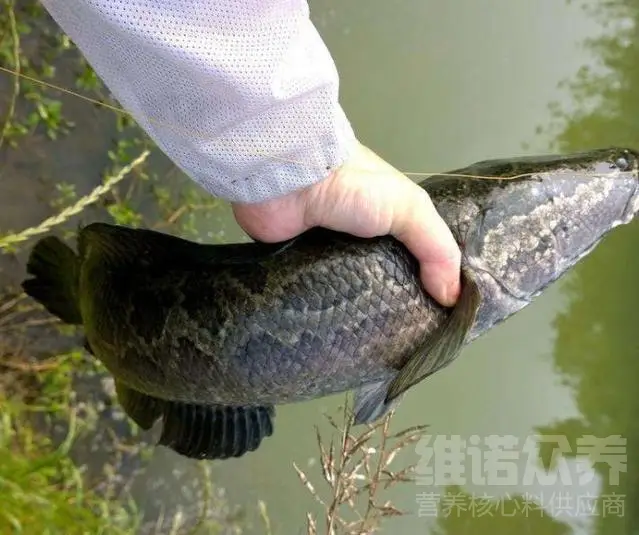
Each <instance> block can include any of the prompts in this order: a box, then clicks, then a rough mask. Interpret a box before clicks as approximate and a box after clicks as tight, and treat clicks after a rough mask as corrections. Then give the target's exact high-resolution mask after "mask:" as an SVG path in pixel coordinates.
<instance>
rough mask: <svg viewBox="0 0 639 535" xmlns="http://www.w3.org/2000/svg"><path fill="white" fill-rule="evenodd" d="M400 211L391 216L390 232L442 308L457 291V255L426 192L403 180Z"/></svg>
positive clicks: (459, 259)
mask: <svg viewBox="0 0 639 535" xmlns="http://www.w3.org/2000/svg"><path fill="white" fill-rule="evenodd" d="M404 186H405V188H406V191H405V192H403V194H402V198H403V199H405V203H408V205H406V204H404V207H403V209H402V210H396V211H394V214H393V220H392V222H391V230H390V233H391V234H392V235H393V236H395V238H397V239H398V240H399V241H401V242H402V243H403V244H404V245H405V246H406V247H407V248H408V250H409V251H410V252H411V253H412V254H413V255H414V256H415V258H416V259H417V260H418V262H419V266H420V276H421V279H422V283H423V285H424V288H425V289H426V291H427V292H428V293H429V294H430V295H431V296H433V298H434V299H436V300H437V301H439V302H440V303H441V304H442V305H444V306H452V305H454V304H455V302H456V301H457V298H458V296H459V292H460V264H461V252H460V250H459V247H458V245H457V242H456V241H455V239H454V237H453V234H452V232H451V231H450V229H449V228H448V226H447V225H446V223H445V222H444V220H443V219H442V218H441V217H440V215H439V214H438V212H437V210H436V209H435V206H434V205H433V202H432V201H431V199H430V197H429V196H428V194H427V193H426V191H425V190H424V189H423V188H421V187H419V186H418V185H417V184H415V183H414V182H412V181H411V180H410V179H408V178H406V182H404Z"/></svg>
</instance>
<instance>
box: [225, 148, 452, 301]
mask: <svg viewBox="0 0 639 535" xmlns="http://www.w3.org/2000/svg"><path fill="white" fill-rule="evenodd" d="M233 212H234V214H235V218H236V220H237V222H238V223H239V225H240V226H241V227H242V228H243V229H244V230H245V231H246V233H247V234H249V235H250V236H252V237H253V238H254V239H257V240H260V241H263V242H277V241H284V240H287V239H289V238H292V237H294V236H297V235H298V234H301V233H302V232H304V231H306V230H308V229H310V228H312V227H325V228H329V229H332V230H337V231H341V232H346V233H348V234H352V235H355V236H360V237H363V238H370V237H375V236H383V235H387V234H390V235H392V236H394V237H395V238H397V239H398V240H399V241H401V242H402V243H403V244H404V245H405V246H406V247H407V248H408V249H409V250H410V252H411V253H412V254H413V255H414V256H415V257H416V258H417V260H418V261H419V265H420V275H421V279H422V283H423V284H424V287H425V289H426V291H427V292H428V293H429V294H430V295H432V296H433V298H434V299H436V300H437V301H439V302H440V303H441V304H442V305H444V306H452V305H453V304H455V302H456V300H457V297H458V296H459V291H460V282H459V280H460V261H461V254H460V251H459V247H458V246H457V243H456V242H455V240H454V238H453V235H452V233H451V231H450V229H449V228H448V226H447V225H446V224H445V223H444V221H443V220H442V219H441V217H440V216H439V214H438V213H437V211H436V210H435V207H434V206H433V203H432V201H431V200H430V197H429V196H428V194H427V193H426V192H425V191H424V190H423V189H422V188H420V187H419V186H418V185H417V184H415V183H414V182H413V181H411V180H410V179H409V178H408V177H407V176H405V175H404V174H402V173H401V172H400V171H398V170H397V169H395V168H394V167H392V166H391V165H389V164H388V163H386V162H385V161H384V160H382V159H381V158H380V157H379V156H377V155H376V154H375V153H373V152H372V151H370V150H369V149H367V148H366V147H364V146H362V145H360V144H358V147H357V149H356V150H355V152H354V154H353V155H352V156H351V158H350V159H349V161H348V162H346V163H345V164H344V165H343V166H342V167H340V168H339V169H337V170H336V171H334V172H333V173H331V174H330V175H329V176H328V178H326V179H325V180H323V181H321V182H318V183H316V184H314V185H312V186H309V187H308V188H305V189H303V190H299V191H296V192H293V193H291V194H289V195H286V196H284V197H280V198H277V199H273V200H271V201H267V202H263V203H257V204H233Z"/></svg>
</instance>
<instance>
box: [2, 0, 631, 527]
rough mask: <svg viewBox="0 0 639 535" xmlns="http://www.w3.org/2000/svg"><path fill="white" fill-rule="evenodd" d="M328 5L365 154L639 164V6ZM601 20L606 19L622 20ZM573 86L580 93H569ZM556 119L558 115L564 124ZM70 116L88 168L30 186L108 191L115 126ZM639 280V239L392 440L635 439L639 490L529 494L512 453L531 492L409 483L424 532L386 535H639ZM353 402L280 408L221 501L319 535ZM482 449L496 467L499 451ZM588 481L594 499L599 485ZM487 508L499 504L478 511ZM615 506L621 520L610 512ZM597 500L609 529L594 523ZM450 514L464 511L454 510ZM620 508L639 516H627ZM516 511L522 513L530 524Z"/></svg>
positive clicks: (409, 459) (161, 461)
mask: <svg viewBox="0 0 639 535" xmlns="http://www.w3.org/2000/svg"><path fill="white" fill-rule="evenodd" d="M310 4H311V12H312V16H313V19H314V20H315V21H316V23H317V26H318V28H319V30H320V32H321V34H322V35H323V37H324V38H325V41H326V43H327V45H328V47H329V48H330V50H331V52H332V53H333V56H334V58H335V60H336V63H337V65H338V69H339V71H340V73H341V84H342V85H341V99H342V103H343V105H344V108H345V109H346V112H347V114H348V116H349V117H350V119H351V121H352V123H353V125H354V127H355V130H356V132H357V134H358V136H359V137H360V139H361V140H362V141H363V142H364V143H365V144H367V145H369V146H370V147H371V148H372V149H373V150H375V151H376V152H378V153H379V154H381V155H382V156H383V157H385V158H386V159H387V160H388V161H390V162H391V163H392V164H393V165H394V166H396V167H397V168H399V169H402V170H405V171H411V172H432V171H442V170H447V169H451V168H455V167H458V166H463V165H466V164H468V163H471V162H473V161H476V160H480V159H485V158H493V157H501V156H514V155H517V154H526V153H535V152H544V151H549V150H551V149H556V150H561V151H572V150H580V149H586V148H590V147H596V146H605V145H613V144H626V145H631V146H634V147H639V121H638V120H637V117H639V97H638V96H637V95H639V53H638V52H639V50H638V49H637V48H636V45H634V44H633V40H634V39H633V38H634V36H635V35H636V34H637V29H636V27H637V26H636V25H639V2H633V1H631V0H618V1H617V0H610V1H608V2H607V5H608V7H607V8H601V11H600V12H599V13H595V14H593V15H589V14H588V13H587V12H585V11H584V10H583V9H582V7H581V4H574V3H566V2H561V1H559V0H537V1H535V2H531V1H530V0H488V1H485V2H476V1H473V0H449V1H447V2H442V1H437V0H404V1H400V0H347V1H341V2H339V1H337V0H324V1H321V2H320V1H312V2H311V3H310ZM588 5H589V6H590V7H591V8H597V7H598V6H603V5H604V1H603V0H601V2H591V3H589V4H588ZM588 40H594V46H590V47H588V46H585V44H586V42H587V41H588ZM563 80H567V81H568V82H569V83H568V85H567V86H566V85H565V84H564V85H563V86H561V85H560V82H562V81H563ZM552 102H558V103H559V104H558V106H559V107H554V108H553V107H549V104H550V103H552ZM68 105H69V106H75V107H77V108H78V109H82V110H84V113H85V115H86V117H84V118H83V119H82V118H81V119H80V120H81V121H83V122H80V123H79V124H78V128H79V129H80V128H81V129H84V130H83V131H84V132H85V134H88V133H90V134H91V135H87V136H86V137H87V141H86V142H85V144H84V146H83V150H82V151H78V150H77V147H74V146H72V145H69V146H68V147H67V149H68V150H67V149H65V148H64V145H62V147H63V148H62V149H61V152H60V154H62V157H59V158H55V159H53V160H51V162H50V163H49V164H48V165H44V166H42V167H41V168H38V169H33V168H31V170H30V174H33V175H34V176H43V177H44V178H46V177H56V176H61V175H64V174H65V173H67V172H68V174H69V175H72V174H78V173H80V172H82V173H86V174H87V175H90V173H91V171H92V170H94V169H101V168H102V166H103V165H104V163H105V162H104V161H99V158H104V157H103V156H102V155H103V152H104V146H105V145H107V141H108V140H106V139H101V138H100V137H99V136H98V132H99V131H103V130H104V125H103V124H101V123H98V122H97V121H96V120H94V118H93V116H92V115H91V113H94V112H89V110H88V108H87V106H86V104H85V103H79V102H75V103H74V102H73V101H72V100H69V102H68ZM60 143H65V142H64V141H61V142H60ZM69 143H72V142H71V141H69ZM34 150H38V147H36V148H35V149H34ZM15 158H17V157H15ZM21 163H22V162H21V161H20V160H18V161H15V159H14V160H11V161H8V162H7V161H5V162H4V164H5V167H4V168H5V169H8V168H10V167H11V168H13V169H20V165H21ZM69 178H72V177H71V176H69ZM7 184H8V183H5V184H4V186H3V184H2V183H1V182H0V197H2V198H3V199H4V201H5V202H4V203H3V204H6V205H7V206H9V209H8V210H3V211H2V212H1V213H0V228H11V227H14V228H19V227H20V226H22V223H19V222H27V223H31V222H37V221H38V220H40V219H41V214H40V212H39V211H38V209H37V208H34V210H32V211H30V212H29V214H28V217H27V216H26V215H25V213H24V210H18V209H17V208H10V207H11V206H12V205H13V202H16V203H22V202H24V203H26V202H27V199H26V198H25V196H27V195H29V191H28V190H27V189H26V188H16V187H15V185H14V186H13V187H11V186H7ZM3 187H4V188H5V189H3ZM43 194H44V195H46V191H45V192H44V193H43ZM8 200H11V201H12V202H6V201H8ZM16 206H17V205H16ZM89 216H90V215H89ZM89 216H87V217H89ZM25 217H27V218H28V219H31V218H32V219H33V221H25ZM221 217H222V221H221V224H222V225H223V228H224V230H225V232H226V233H227V236H228V237H229V239H236V238H237V237H239V236H240V234H239V232H238V230H237V227H235V225H234V223H233V221H232V220H231V219H230V217H229V215H228V212H221ZM637 273H639V223H637V222H635V223H634V224H633V225H630V226H627V227H623V228H619V229H617V230H615V232H614V233H612V234H611V236H610V237H609V238H608V239H606V240H605V242H604V243H603V244H602V245H600V246H599V248H598V249H597V250H596V251H595V252H594V253H593V254H592V255H591V256H590V257H588V258H587V259H586V260H584V261H583V262H582V263H581V264H579V266H578V267H577V268H576V269H574V270H573V271H572V272H571V274H570V275H569V276H567V277H566V278H564V279H562V281H560V282H559V283H557V284H555V285H554V286H552V287H551V288H550V289H548V290H547V291H546V292H545V293H544V294H543V295H542V296H541V297H540V298H538V299H537V301H536V302H535V303H534V304H533V305H531V306H530V307H528V308H527V309H525V310H524V311H522V312H521V313H520V314H518V315H517V316H515V317H514V318H512V319H510V320H509V321H507V322H506V323H505V324H503V325H502V326H500V327H498V328H496V329H494V330H493V331H492V332H490V333H488V334H487V335H486V336H484V337H483V338H481V339H479V340H478V341H476V342H475V343H473V344H472V345H471V346H470V347H468V348H467V349H465V350H464V352H463V354H462V355H461V356H460V358H459V359H458V360H457V361H456V362H455V363H454V364H453V365H452V366H450V367H449V368H447V369H445V370H443V371H441V372H439V373H437V374H436V375H435V376H433V377H431V378H429V379H428V380H427V381H425V382H424V383H422V384H420V385H418V386H417V387H415V388H414V389H413V390H411V391H410V392H409V394H408V395H407V396H406V398H405V400H404V402H403V403H402V404H401V406H400V408H399V410H398V412H397V414H396V417H395V418H394V420H393V428H394V429H396V430H399V429H402V428H404V427H407V426H412V425H417V424H428V425H429V426H430V429H429V431H430V433H431V434H432V435H434V436H435V435H437V436H443V437H451V436H460V437H461V438H464V439H469V437H471V436H472V435H475V436H477V437H478V439H479V440H480V442H481V441H483V440H484V438H485V437H487V436H489V435H499V436H513V437H515V439H518V440H519V441H520V443H521V442H524V441H526V439H527V438H528V437H532V436H534V435H541V436H546V437H557V436H559V437H560V438H561V437H565V440H567V441H568V443H569V444H570V445H571V447H572V450H573V451H575V449H576V443H577V440H578V439H579V438H580V437H582V436H584V435H594V436H595V437H600V438H605V437H608V436H610V435H621V436H622V437H624V438H626V439H627V445H626V453H627V472H622V473H621V474H620V477H619V482H618V484H614V483H615V482H614V481H613V480H612V478H611V475H612V474H611V473H609V470H608V464H606V463H605V462H603V463H598V464H595V465H594V466H592V465H590V464H589V462H588V461H587V460H586V459H583V458H582V459H578V460H575V459H569V460H567V461H566V460H564V461H561V460H560V461H559V464H558V466H557V467H556V470H559V469H563V470H567V472H558V473H559V474H560V475H559V476H558V481H557V482H556V484H554V485H551V484H546V485H540V484H538V483H537V484H532V485H531V484H529V483H528V482H527V481H526V480H525V474H526V464H525V463H526V457H525V456H524V455H523V454H521V452H522V448H521V447H519V448H515V449H514V450H513V451H515V452H519V454H516V455H517V458H516V460H515V461H514V462H515V464H516V466H515V467H516V468H518V473H516V474H515V476H514V480H513V481H510V480H509V481H508V486H506V487H503V486H498V485H495V484H492V482H491V481H488V482H487V483H485V484H481V482H479V481H477V479H476V478H475V479H474V478H472V477H471V475H472V473H471V472H472V470H475V472H476V474H477V473H478V474H479V476H484V477H488V476H493V475H494V474H495V470H494V467H491V466H483V465H482V464H477V463H471V460H470V458H466V462H465V464H464V466H463V468H464V469H463V475H465V476H466V479H467V481H466V483H465V484H461V483H462V482H461V481H459V480H458V481H452V482H444V485H443V486H440V487H436V488H434V487H433V486H431V485H426V484H417V483H407V484H405V485H402V486H401V487H399V488H398V489H397V490H396V491H395V492H393V493H392V494H391V495H389V497H392V498H393V500H394V504H395V505H396V506H398V507H399V508H400V509H403V510H406V511H409V512H410V513H411V514H410V515H408V516H406V517H403V518H398V519H393V520H391V521H388V522H387V523H386V524H385V525H384V526H385V527H384V530H383V532H384V533H402V534H404V533H406V534H413V533H415V534H423V535H435V534H436V535H444V534H448V535H466V534H478V535H489V534H490V535H493V534H502V533H514V534H518V533H526V534H530V535H551V534H553V535H554V534H573V533H574V534H584V535H585V534H588V535H591V534H592V535H594V534H597V535H599V534H601V535H604V534H605V535H616V534H631V533H639V518H637V516H639V513H637V512H636V511H637V507H636V505H635V504H636V503H637V500H638V498H639V481H638V479H639V467H637V461H636V459H637V456H638V455H639V452H638V447H637V443H638V442H639V429H638V427H639V425H638V424H636V423H635V418H633V417H634V415H635V413H636V412H637V408H639V395H638V394H637V391H636V390H635V388H636V387H635V381H636V379H637V378H638V377H639V364H637V362H638V358H639V337H638V336H637V332H638V331H639V321H638V320H637V319H636V317H635V310H634V309H635V308H636V303H637V298H638V297H639V290H637ZM16 277H17V276H16ZM10 278H11V277H10ZM342 399H343V398H342V397H341V396H337V397H334V398H330V399H326V400H319V401H316V402H312V403H305V404H300V405H291V406H285V407H279V408H278V414H277V417H276V421H275V433H274V435H273V436H272V437H271V438H269V439H268V440H266V441H265V442H264V443H263V445H262V447H261V448H260V449H259V450H258V451H257V452H255V453H253V454H251V455H247V456H246V457H244V458H242V459H240V460H232V461H227V462H224V463H219V464H215V465H214V468H213V477H214V480H215V482H216V483H217V484H218V485H222V486H224V487H225V488H226V491H227V494H228V496H229V498H230V500H231V502H235V503H240V504H243V505H244V506H245V507H246V508H247V509H249V510H254V509H255V504H256V502H257V500H258V499H262V500H264V501H265V502H266V503H267V506H268V509H269V512H270V516H271V520H272V522H273V532H274V533H277V534H280V535H294V534H299V533H305V528H304V525H305V514H306V511H313V512H318V511H319V509H318V507H317V505H316V504H315V502H314V501H313V499H312V498H311V497H310V495H308V494H307V493H306V491H305V489H304V488H303V487H302V485H301V484H300V482H299V480H298V479H297V476H296V474H295V471H294V470H293V466H292V463H293V462H295V463H297V464H298V465H299V466H300V467H302V468H304V469H307V471H308V474H309V476H310V477H311V479H312V480H313V481H314V482H319V481H320V478H319V469H318V467H317V463H316V458H317V453H318V452H317V447H316V441H315V440H316V439H315V430H314V425H316V424H318V425H320V427H321V428H322V429H323V430H327V426H326V425H324V418H323V416H322V413H323V412H324V411H329V412H334V411H335V410H336V409H337V407H338V405H339V403H340V402H341V401H342ZM422 446H423V445H422ZM480 449H481V450H482V451H483V452H484V454H485V452H486V448H485V447H484V446H481V448H480ZM417 450H418V449H417V448H413V449H410V450H407V451H405V452H404V453H403V455H402V456H401V458H398V459H397V461H396V462H397V463H398V465H401V464H405V463H415V462H417V463H419V464H418V466H419V470H420V471H421V472H422V475H425V471H426V470H427V465H426V462H427V460H426V459H425V458H424V457H423V456H422V457H420V454H419V453H418V451H417ZM419 451H420V452H422V453H423V452H424V451H425V448H424V447H422V448H419ZM486 456H487V454H485V456H484V459H485V458H486ZM617 458H619V456H617ZM446 460H447V459H446V457H445V455H443V454H442V455H440V454H439V453H436V454H435V456H434V458H433V461H432V464H431V466H434V467H435V469H440V468H442V467H443V466H444V463H445V461H446ZM562 463H563V464H562ZM577 470H582V472H577ZM176 472H179V473H181V474H182V478H181V479H180V480H181V481H182V483H180V484H179V485H176V486H175V487H174V488H169V490H168V491H166V490H165V491H164V492H163V493H162V494H158V495H154V496H151V495H150V494H149V492H150V491H149V490H148V488H145V487H143V486H141V487H140V489H142V490H139V491H138V498H139V500H140V502H141V503H145V502H151V501H154V502H156V501H158V500H164V501H166V502H167V503H169V502H180V503H187V504H188V503H189V502H190V501H191V500H192V499H193V498H191V497H190V495H189V484H190V479H189V477H190V476H189V474H193V475H194V474H195V473H196V472H195V463H194V462H192V461H188V460H185V459H183V458H181V457H179V456H177V455H175V454H173V453H171V452H169V451H167V450H164V449H158V450H156V452H155V454H154V457H153V459H152V461H151V464H150V466H149V469H148V477H149V478H151V479H157V478H162V477H167V478H168V477H170V476H171V475H172V474H174V473H176ZM505 473H506V472H505ZM562 474H563V476H562ZM502 475H503V474H502ZM568 476H570V477H568ZM578 477H582V478H587V479H588V481H587V482H585V483H584V484H583V485H580V484H578V483H577V478H578ZM568 479H570V480H568ZM437 482H439V481H437ZM447 483H450V485H447ZM454 483H460V486H459V487H455V486H454ZM511 483H512V484H511ZM446 488H447V490H448V491H450V492H453V493H456V495H457V496H458V498H457V499H456V500H457V501H456V503H458V504H460V505H459V506H458V507H455V508H452V509H450V510H449V511H448V510H447V508H446V507H443V508H442V507H441V506H440V508H439V510H438V511H437V516H435V515H434V514H433V512H432V511H431V510H430V508H429V500H427V497H426V496H425V493H429V492H430V493H435V494H442V493H443V492H444V491H445V490H446ZM158 492H159V491H158ZM473 493H474V495H475V496H484V495H485V497H486V499H485V500H484V501H479V502H475V505H476V507H471V496H472V495H473ZM613 493H616V494H617V495H618V500H617V501H615V500H613V499H612V498H610V495H612V494H613ZM528 494H531V495H534V500H535V501H537V502H538V501H539V500H541V501H542V502H543V504H544V505H545V508H544V511H543V514H541V513H540V511H539V508H535V507H532V509H531V508H530V506H529V505H527V504H529V502H531V501H532V500H533V497H532V496H531V497H528ZM596 497H599V498H600V501H599V507H600V509H599V511H596V512H594V513H589V512H588V511H587V508H588V507H589V506H591V505H592V503H593V502H592V500H593V499H594V498H596ZM441 503H442V504H446V503H448V504H451V503H452V502H451V498H447V499H444V501H442V502H441ZM618 504H621V506H622V507H623V510H617V509H615V507H614V506H615V505H618ZM192 505H195V504H192ZM578 505H579V507H580V509H579V510H578V509H577V507H578ZM515 508H518V511H519V512H518V513H516V514H513V512H514V511H515V510H516V509H515ZM602 509H605V512H606V514H605V515H604V511H603V510H602ZM255 533H263V529H262V528H256V531H255Z"/></svg>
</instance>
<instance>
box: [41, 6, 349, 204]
mask: <svg viewBox="0 0 639 535" xmlns="http://www.w3.org/2000/svg"><path fill="white" fill-rule="evenodd" d="M42 3H43V5H44V6H45V8H46V9H47V10H48V11H49V12H50V14H51V15H52V16H53V18H54V19H55V20H56V22H57V23H58V24H59V25H60V26H61V27H62V29H63V30H64V31H65V32H66V33H67V34H68V35H69V37H70V38H71V39H72V40H73V41H74V42H75V43H76V45H77V46H78V48H79V49H80V50H81V52H82V53H83V54H84V56H85V57H86V58H87V60H88V61H89V63H90V64H91V65H92V67H93V68H94V69H95V71H96V72H97V74H98V75H99V76H100V78H101V79H102V80H103V81H104V82H105V84H106V85H107V86H108V88H109V89H110V90H111V92H112V93H113V94H114V95H115V97H116V98H117V99H118V100H119V102H120V103H121V104H122V106H124V107H125V108H126V110H127V111H129V112H130V113H131V114H132V115H133V116H134V117H135V119H136V121H137V122H138V124H140V126H141V127H142V128H144V129H145V131H146V132H148V134H149V135H150V136H151V137H152V138H153V139H154V141H155V142H156V143H157V144H158V146H159V147H160V148H161V149H162V150H163V151H164V152H165V153H166V154H167V155H168V156H169V157H170V158H171V159H172V160H173V161H174V162H175V163H176V164H177V165H178V166H179V167H180V168H182V169H183V170H184V172H185V173H187V174H188V175H189V176H190V177H191V178H192V179H193V180H195V181H196V182H198V183H199V184H201V185H202V186H203V187H204V188H205V189H207V190H208V191H210V192H211V193H212V194H214V195H216V196H219V197H222V198H225V199H227V200H229V201H235V202H258V201H263V200H267V199H271V198H274V197H277V196H280V195H284V194H286V193H289V192H291V191H293V190H296V189H299V188H302V187H305V186H308V185H311V184H313V183H315V182H317V181H319V180H321V179H323V178H325V177H326V176H327V175H328V174H329V170H330V169H335V168H336V167H338V166H340V165H341V164H342V163H343V162H344V160H345V159H346V158H347V157H348V155H349V151H350V149H351V147H352V143H353V141H354V136H353V132H352V129H351V127H350V125H349V123H348V120H347V119H346V117H345V116H344V113H343V111H342V109H341V107H340V106H339V103H338V76H337V72H336V70H335V66H334V63H333V61H332V59H331V57H330V54H329V52H328V50H327V49H326V47H325V46H324V44H323V42H322V40H321V38H320V36H319V35H318V33H317V31H316V30H315V28H314V27H313V25H312V23H311V22H310V20H309V17H308V5H307V3H306V0H296V1H294V2H291V1H290V0H288V1H277V0H272V1H266V0H217V1H216V2H204V1H202V2H192V3H189V4H187V3H185V2H178V1H171V0H163V1H161V0H156V1H151V0H120V1H117V0H42ZM187 5H188V9H186V8H185V6H187Z"/></svg>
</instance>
